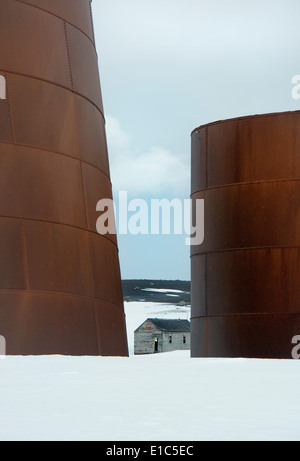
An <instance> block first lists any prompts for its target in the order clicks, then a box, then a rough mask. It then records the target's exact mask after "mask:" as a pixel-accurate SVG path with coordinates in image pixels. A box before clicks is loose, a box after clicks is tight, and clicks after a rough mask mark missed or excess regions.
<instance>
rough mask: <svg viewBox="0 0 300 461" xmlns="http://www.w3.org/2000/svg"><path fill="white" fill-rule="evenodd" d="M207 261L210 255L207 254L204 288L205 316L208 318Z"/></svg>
mask: <svg viewBox="0 0 300 461" xmlns="http://www.w3.org/2000/svg"><path fill="white" fill-rule="evenodd" d="M207 259H208V254H207V253H205V281H204V286H205V315H206V316H208V290H207V288H208V277H207V267H208V264H207Z"/></svg>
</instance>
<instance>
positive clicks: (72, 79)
mask: <svg viewBox="0 0 300 461" xmlns="http://www.w3.org/2000/svg"><path fill="white" fill-rule="evenodd" d="M64 30H65V42H66V48H67V57H68V64H69V71H70V78H71V88H72V92H74V78H73V71H72V62H71V53H70V46H69V37H68V26H67V23H66V21H64Z"/></svg>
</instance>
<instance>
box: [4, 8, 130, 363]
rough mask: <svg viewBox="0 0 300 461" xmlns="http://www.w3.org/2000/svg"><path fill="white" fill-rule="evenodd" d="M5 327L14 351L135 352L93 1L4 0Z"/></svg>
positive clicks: (9, 346)
mask: <svg viewBox="0 0 300 461" xmlns="http://www.w3.org/2000/svg"><path fill="white" fill-rule="evenodd" d="M0 44H1V47H0V74H1V75H2V76H3V77H5V83H6V99H1V100H0V254H1V260H0V335H2V336H4V337H5V340H6V351H7V354H8V355H44V354H62V355H112V356H116V355H118V356H126V355H127V354H128V349H127V337H126V327H125V317H124V308H123V297H122V287H121V277H120V267H119V257H118V246H117V240H116V236H115V235H106V236H102V235H99V234H98V233H97V230H96V220H97V212H96V204H97V202H98V201H99V200H100V199H102V198H111V197H112V187H111V181H110V172H109V163H108V153H107V144H106V137H105V121H104V114H103V104H102V99H101V90H100V82H99V73H98V60H97V54H96V49H95V40H94V34H93V22H92V12H91V4H90V0H1V15H0Z"/></svg>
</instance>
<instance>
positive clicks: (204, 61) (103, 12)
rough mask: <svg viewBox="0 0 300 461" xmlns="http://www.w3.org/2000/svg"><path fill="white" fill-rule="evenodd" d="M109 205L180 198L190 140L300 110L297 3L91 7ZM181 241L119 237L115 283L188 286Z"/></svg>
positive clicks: (180, 1)
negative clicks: (207, 126)
mask: <svg viewBox="0 0 300 461" xmlns="http://www.w3.org/2000/svg"><path fill="white" fill-rule="evenodd" d="M92 5H93V14H94V26H95V35H96V45H97V51H98V56H99V69H100V78H101V87H102V93H103V101H104V111H105V117H106V130H107V136H108V144H109V157H110V168H111V176H112V182H113V190H114V197H115V199H116V204H117V205H118V191H120V190H126V191H128V194H129V198H144V199H145V200H148V201H149V200H150V199H151V198H154V197H155V198H157V197H161V198H168V199H169V200H171V199H172V198H180V199H182V200H183V199H184V198H189V194H190V133H191V131H192V130H193V129H194V128H196V127H197V126H199V125H201V124H204V123H208V122H213V121H215V120H220V119H226V118H231V117H237V116H243V115H253V114H259V113H267V112H281V111H286V110H298V109H300V99H299V100H294V99H293V98H292V95H291V91H292V88H293V86H292V82H291V81H292V77H293V76H294V75H299V74H300V27H299V17H300V2H299V0H93V4H92ZM185 238H186V235H182V236H178V235H175V236H174V235H169V236H166V235H160V236H152V235H139V236H132V235H119V237H118V241H119V250H120V262H121V272H122V277H123V278H155V279H160V278H163V279H184V280H189V278H190V260H189V248H188V247H187V246H186V245H185Z"/></svg>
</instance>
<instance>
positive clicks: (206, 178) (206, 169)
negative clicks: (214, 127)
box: [205, 126, 208, 189]
mask: <svg viewBox="0 0 300 461" xmlns="http://www.w3.org/2000/svg"><path fill="white" fill-rule="evenodd" d="M207 188H208V126H207V127H206V130H205V189H207Z"/></svg>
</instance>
